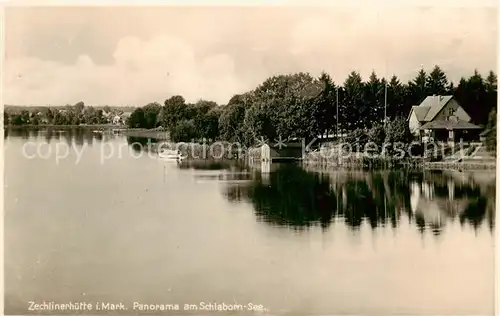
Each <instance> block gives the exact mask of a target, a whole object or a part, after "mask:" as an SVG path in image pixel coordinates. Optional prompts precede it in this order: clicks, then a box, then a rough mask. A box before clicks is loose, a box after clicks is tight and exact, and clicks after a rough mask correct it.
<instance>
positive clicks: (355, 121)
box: [340, 71, 369, 130]
mask: <svg viewBox="0 0 500 316" xmlns="http://www.w3.org/2000/svg"><path fill="white" fill-rule="evenodd" d="M363 90H364V83H363V80H362V78H361V75H360V74H359V73H358V72H355V71H353V72H351V73H350V74H349V76H348V77H347V79H346V80H345V82H344V87H343V92H344V94H343V98H342V103H341V104H342V105H341V106H340V121H341V126H342V129H345V130H354V129H356V128H359V127H363V126H365V121H367V120H366V119H365V117H369V116H365V115H366V114H367V112H368V111H367V109H366V103H365V102H364V101H363V96H364V91H363Z"/></svg>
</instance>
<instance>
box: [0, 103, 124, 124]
mask: <svg viewBox="0 0 500 316" xmlns="http://www.w3.org/2000/svg"><path fill="white" fill-rule="evenodd" d="M123 110H124V108H117V107H114V108H111V107H109V106H103V107H93V106H86V105H85V103H84V102H83V101H80V102H77V103H76V104H74V105H66V106H59V107H44V106H38V107H21V106H17V107H16V106H6V109H5V111H4V114H3V120H4V121H3V122H4V126H7V125H16V126H22V125H41V124H47V125H81V124H89V125H91V124H107V123H110V121H111V119H112V117H113V116H114V115H120V114H122V113H123Z"/></svg>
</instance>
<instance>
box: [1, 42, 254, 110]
mask: <svg viewBox="0 0 500 316" xmlns="http://www.w3.org/2000/svg"><path fill="white" fill-rule="evenodd" d="M113 57H114V63H113V64H112V65H96V64H94V62H93V61H92V59H91V58H90V57H89V56H88V55H80V56H79V57H78V58H77V60H76V62H75V63H74V64H73V65H66V64H63V63H58V62H53V61H44V60H40V59H38V58H28V57H23V58H18V59H15V60H10V61H9V62H8V63H6V69H5V72H6V73H5V96H4V102H5V103H6V104H11V103H14V104H66V103H67V104H74V103H76V102H78V101H79V100H84V102H86V103H88V104H112V105H143V104H147V103H149V102H153V101H159V102H163V101H164V100H165V99H166V98H168V97H169V96H171V95H175V94H180V95H182V96H184V98H185V99H186V100H188V101H192V102H194V101H196V100H198V99H200V98H204V99H209V100H215V101H216V102H218V103H225V102H227V100H229V98H230V97H231V96H232V95H233V94H234V93H236V92H238V91H240V92H241V91H244V89H245V88H250V87H245V86H244V85H242V84H240V82H239V81H238V78H237V76H236V75H235V72H234V61H233V59H232V57H231V56H229V55H227V54H214V55H209V56H207V57H204V58H201V59H196V58H195V51H194V49H193V48H192V47H191V46H190V45H189V44H188V43H186V42H184V41H182V40H181V39H179V38H175V37H170V36H160V37H155V38H153V39H151V40H149V41H144V40H141V39H139V38H136V37H126V38H123V39H121V40H120V41H119V42H118V45H117V47H116V50H115V52H114V53H113Z"/></svg>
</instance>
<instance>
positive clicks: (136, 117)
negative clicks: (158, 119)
mask: <svg viewBox="0 0 500 316" xmlns="http://www.w3.org/2000/svg"><path fill="white" fill-rule="evenodd" d="M145 124H146V118H145V117H144V110H143V109H142V108H137V109H135V110H134V112H132V114H130V117H129V118H128V120H127V125H128V127H130V128H142V127H144V126H145Z"/></svg>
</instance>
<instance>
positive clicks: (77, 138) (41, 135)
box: [4, 127, 116, 147]
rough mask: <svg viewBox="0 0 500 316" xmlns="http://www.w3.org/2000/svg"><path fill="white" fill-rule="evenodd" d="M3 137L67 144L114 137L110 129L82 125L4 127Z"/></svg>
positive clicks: (79, 144)
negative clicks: (102, 130) (97, 129)
mask: <svg viewBox="0 0 500 316" xmlns="http://www.w3.org/2000/svg"><path fill="white" fill-rule="evenodd" d="M4 133H5V137H7V136H9V137H20V138H22V139H25V140H28V139H31V140H40V139H43V140H44V141H45V142H47V143H49V144H50V143H51V142H52V141H54V140H55V141H57V142H61V141H62V142H65V143H66V144H67V145H68V146H73V145H74V146H77V147H83V146H85V145H88V146H92V145H93V144H94V141H97V142H105V141H109V140H110V139H113V138H115V137H116V135H114V134H112V133H111V132H110V131H104V132H98V131H93V130H91V129H89V128H84V127H71V128H56V127H48V128H47V127H29V128H9V129H4Z"/></svg>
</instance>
